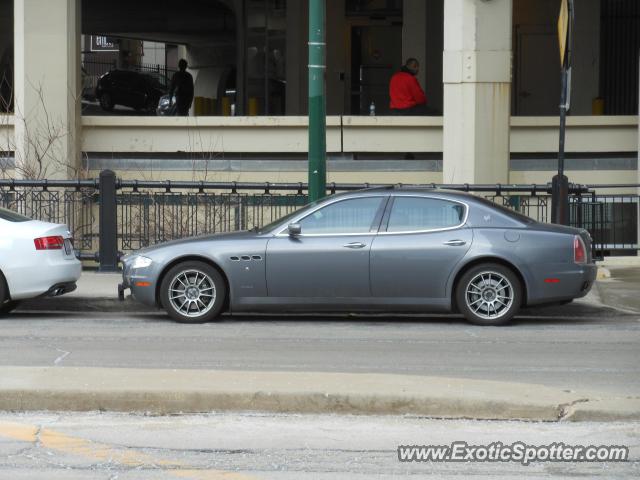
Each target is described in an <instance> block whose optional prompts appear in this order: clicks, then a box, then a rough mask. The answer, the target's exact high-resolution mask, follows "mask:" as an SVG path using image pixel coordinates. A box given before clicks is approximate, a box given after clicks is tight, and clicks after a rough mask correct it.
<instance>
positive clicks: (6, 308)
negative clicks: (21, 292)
mask: <svg viewBox="0 0 640 480" xmlns="http://www.w3.org/2000/svg"><path fill="white" fill-rule="evenodd" d="M18 304H19V302H14V301H11V299H10V295H9V289H8V288H7V282H6V280H5V278H4V275H2V272H0V316H4V315H6V314H8V313H9V312H11V311H12V310H13V309H15V308H16V307H17V306H18Z"/></svg>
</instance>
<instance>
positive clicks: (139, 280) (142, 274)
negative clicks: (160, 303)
mask: <svg viewBox="0 0 640 480" xmlns="http://www.w3.org/2000/svg"><path fill="white" fill-rule="evenodd" d="M123 267H124V268H123V269H122V283H120V284H118V298H119V299H120V300H121V301H124V299H125V296H126V291H127V290H129V291H130V292H131V295H132V296H133V298H135V299H136V300H137V301H139V302H141V303H144V304H145V305H149V306H157V302H156V275H155V274H154V271H153V268H154V267H153V266H151V267H148V268H139V269H133V268H131V265H129V264H128V263H127V262H124V263H123Z"/></svg>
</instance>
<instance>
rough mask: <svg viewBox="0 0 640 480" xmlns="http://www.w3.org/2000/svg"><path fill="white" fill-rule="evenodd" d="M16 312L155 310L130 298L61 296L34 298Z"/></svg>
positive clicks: (126, 311) (134, 311)
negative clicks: (121, 299)
mask: <svg viewBox="0 0 640 480" xmlns="http://www.w3.org/2000/svg"><path fill="white" fill-rule="evenodd" d="M16 311H18V312H19V311H35V312H52V311H63V312H100V313H145V312H155V311H157V309H155V308H153V307H148V306H146V305H143V304H142V303H140V302H137V301H135V300H134V299H133V298H131V297H127V298H126V299H125V300H124V301H120V300H118V298H117V297H115V296H114V297H80V296H77V295H73V296H68V297H66V296H61V297H54V298H35V299H33V300H27V301H25V302H23V303H21V304H20V306H19V307H18V309H17V310H16Z"/></svg>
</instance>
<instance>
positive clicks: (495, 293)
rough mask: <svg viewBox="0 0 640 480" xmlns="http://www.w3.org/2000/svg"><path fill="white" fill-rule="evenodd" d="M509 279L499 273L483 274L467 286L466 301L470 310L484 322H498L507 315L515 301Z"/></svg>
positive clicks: (478, 275) (474, 278)
mask: <svg viewBox="0 0 640 480" xmlns="http://www.w3.org/2000/svg"><path fill="white" fill-rule="evenodd" d="M514 296H515V293H514V289H513V285H512V284H511V282H510V281H509V279H508V278H507V277H506V276H504V275H502V274H501V273H498V272H493V271H488V272H481V273H479V274H477V275H476V276H474V277H473V278H472V279H471V281H469V283H468V284H467V288H466V290H465V301H466V304H467V307H468V308H469V310H471V311H472V312H473V313H474V314H475V315H477V316H478V317H480V318H482V319H484V320H496V319H499V318H501V317H502V316H504V315H505V314H507V312H509V310H510V309H511V306H512V304H513V301H514Z"/></svg>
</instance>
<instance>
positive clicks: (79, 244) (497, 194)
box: [0, 171, 638, 270]
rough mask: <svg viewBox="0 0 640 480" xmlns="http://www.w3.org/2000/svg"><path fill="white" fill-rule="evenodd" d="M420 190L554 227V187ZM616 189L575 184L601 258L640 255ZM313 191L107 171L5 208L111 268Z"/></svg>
mask: <svg viewBox="0 0 640 480" xmlns="http://www.w3.org/2000/svg"><path fill="white" fill-rule="evenodd" d="M421 186H422V187H433V188H447V189H452V190H460V191H467V192H473V193H475V194H477V195H482V196H484V197H485V198H487V199H489V200H492V201H493V202H495V203H498V204H500V205H503V206H505V207H508V208H510V209H513V210H515V211H518V212H520V213H523V214H525V215H527V216H529V217H531V218H533V219H535V220H537V221H540V222H549V221H550V215H551V214H550V212H551V193H550V189H551V185H550V184H549V185H501V184H496V185H468V184H456V185H435V184H427V185H421ZM376 187H377V188H385V187H388V186H385V185H373V184H366V183H365V184H329V185H328V187H327V190H328V193H331V194H333V193H337V192H344V191H352V190H358V189H362V188H376ZM616 188H624V189H626V190H633V189H637V188H638V186H637V185H604V186H599V185H571V186H570V225H572V226H575V227H580V228H585V229H587V230H588V231H589V232H590V233H591V236H592V237H593V239H594V247H593V248H594V254H595V256H596V257H597V258H600V257H601V256H602V255H605V254H606V255H609V254H615V253H626V254H634V255H635V254H636V253H637V250H638V195H637V193H635V194H631V193H629V194H615V195H614V194H611V193H604V194H600V193H599V192H600V191H605V189H606V191H607V192H610V191H612V190H615V189H616ZM635 191H636V192H637V190H635ZM306 192H307V186H306V184H303V183H277V184H276V183H268V182H265V183H247V182H187V181H129V180H119V179H117V178H116V176H115V174H114V173H113V172H110V171H105V172H102V174H101V175H100V179H95V180H0V206H2V207H4V208H9V209H12V210H16V211H18V212H20V213H22V214H24V215H27V216H30V217H32V218H36V219H41V220H45V221H51V222H56V223H65V224H67V225H69V227H70V229H71V230H72V232H73V234H74V238H75V245H76V249H77V250H78V255H79V257H80V258H83V259H86V260H89V259H95V260H96V261H99V263H100V267H101V268H102V269H104V270H110V269H114V268H116V267H117V261H118V255H119V254H120V253H128V252H131V251H134V250H137V249H139V248H143V247H145V246H148V245H152V244H155V243H159V242H164V241H167V240H172V239H177V238H182V237H187V236H193V235H200V234H205V233H218V232H231V231H237V230H247V229H250V228H253V227H256V226H262V225H266V224H268V223H270V222H272V221H274V220H277V219H278V218H280V217H282V216H284V215H286V214H288V213H290V212H293V211H295V210H297V209H299V208H300V207H302V206H303V205H305V204H306V203H307V193H306Z"/></svg>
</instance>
